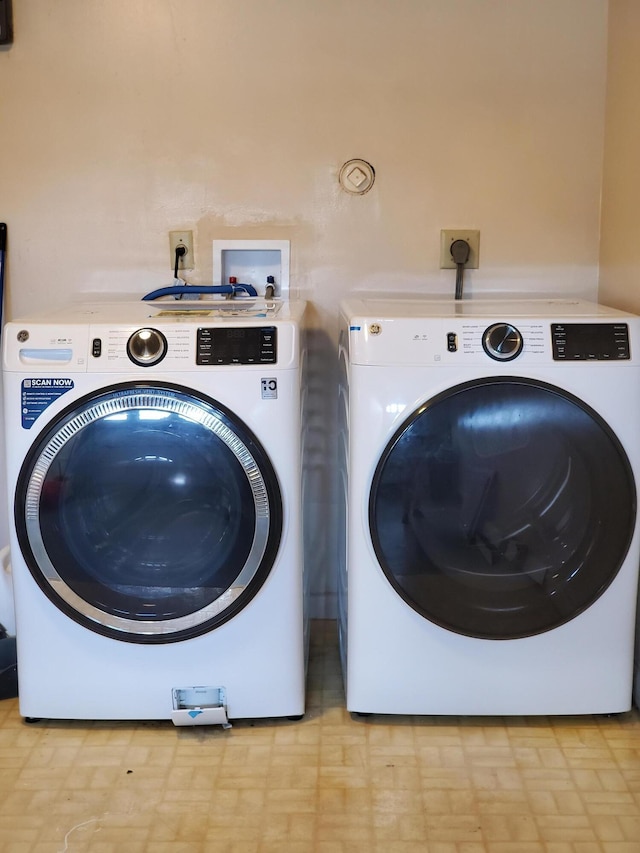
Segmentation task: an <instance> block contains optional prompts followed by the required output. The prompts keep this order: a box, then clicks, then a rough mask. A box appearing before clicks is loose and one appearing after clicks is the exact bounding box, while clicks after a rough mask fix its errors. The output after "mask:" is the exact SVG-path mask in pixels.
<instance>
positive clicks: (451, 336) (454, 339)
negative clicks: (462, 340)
mask: <svg viewBox="0 0 640 853" xmlns="http://www.w3.org/2000/svg"><path fill="white" fill-rule="evenodd" d="M447 349H448V351H449V352H458V336H457V335H456V333H455V332H447Z"/></svg>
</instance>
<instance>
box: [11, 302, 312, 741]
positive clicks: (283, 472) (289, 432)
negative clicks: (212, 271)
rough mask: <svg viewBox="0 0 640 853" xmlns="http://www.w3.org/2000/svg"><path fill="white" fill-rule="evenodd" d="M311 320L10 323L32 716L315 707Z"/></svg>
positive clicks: (21, 622) (20, 592) (205, 310)
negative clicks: (310, 582)
mask: <svg viewBox="0 0 640 853" xmlns="http://www.w3.org/2000/svg"><path fill="white" fill-rule="evenodd" d="M303 314H304V303H289V302H279V301H274V302H270V303H266V302H259V301H252V302H250V303H245V305H242V304H240V305H238V304H237V303H236V302H234V301H229V302H222V303H211V304H208V305H205V304H201V303H198V302H191V303H189V302H184V303H183V302H175V301H173V302H171V303H166V302H164V303H156V302H142V301H141V302H135V301H131V302H123V303H115V302H112V303H108V302H106V303H104V304H85V305H78V306H75V307H73V306H71V307H67V308H64V309H63V310H61V311H60V312H59V313H57V314H49V315H47V316H46V317H40V318H26V319H20V320H15V321H13V322H11V323H8V324H7V325H6V327H5V330H4V336H3V346H4V394H5V421H6V438H7V448H8V454H7V469H8V477H7V479H8V489H9V499H10V505H11V506H13V507H14V515H15V524H14V529H13V532H12V540H11V550H12V563H13V577H14V587H15V604H16V622H17V638H18V669H19V693H20V711H21V713H22V715H23V716H25V717H28V718H76V719H173V720H174V722H176V723H177V724H190V723H194V724H197V723H204V722H216V723H217V722H221V723H223V724H226V721H227V720H228V719H232V718H252V717H282V716H290V717H297V716H300V715H301V714H303V712H304V700H305V661H306V641H307V632H306V625H307V622H306V616H305V609H304V606H303V566H302V543H301V529H300V528H301V510H300V478H301V466H300V440H301V439H300V436H301V360H302V356H301V344H300V341H301V332H302V321H303Z"/></svg>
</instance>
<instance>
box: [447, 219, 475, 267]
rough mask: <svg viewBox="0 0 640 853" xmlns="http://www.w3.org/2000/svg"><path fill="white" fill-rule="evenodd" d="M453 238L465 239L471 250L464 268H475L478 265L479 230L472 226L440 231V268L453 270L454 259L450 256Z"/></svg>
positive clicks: (454, 265)
mask: <svg viewBox="0 0 640 853" xmlns="http://www.w3.org/2000/svg"><path fill="white" fill-rule="evenodd" d="M455 240H466V241H467V243H468V244H469V248H470V249H471V251H470V252H469V260H468V261H467V263H466V264H465V265H464V266H465V269H468V270H477V269H478V267H479V266H480V232H479V231H474V230H473V229H472V228H447V229H444V230H442V231H441V232H440V269H441V270H454V269H455V268H456V264H455V261H454V260H453V258H452V257H451V244H452V243H454V242H455Z"/></svg>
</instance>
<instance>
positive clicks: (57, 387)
mask: <svg viewBox="0 0 640 853" xmlns="http://www.w3.org/2000/svg"><path fill="white" fill-rule="evenodd" d="M73 387H74V384H73V379H66V378H64V377H61V376H52V377H43V376H37V377H32V378H31V379H23V380H22V391H21V403H22V406H21V409H22V428H23V429H31V427H32V426H33V425H34V423H35V422H36V421H37V420H38V418H39V417H40V415H41V414H42V413H43V412H44V411H45V410H46V409H48V408H49V406H50V405H51V404H52V403H55V401H56V400H58V399H59V398H60V397H62V395H63V394H66V393H67V391H71V389H72V388H73Z"/></svg>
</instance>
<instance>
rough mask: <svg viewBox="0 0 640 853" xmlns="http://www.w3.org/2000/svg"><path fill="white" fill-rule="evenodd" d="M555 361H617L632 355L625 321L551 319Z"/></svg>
mask: <svg viewBox="0 0 640 853" xmlns="http://www.w3.org/2000/svg"><path fill="white" fill-rule="evenodd" d="M551 341H552V344H553V360H554V361H619V360H621V359H622V360H626V359H629V358H631V350H630V347H629V327H628V325H627V324H626V323H552V324H551Z"/></svg>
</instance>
